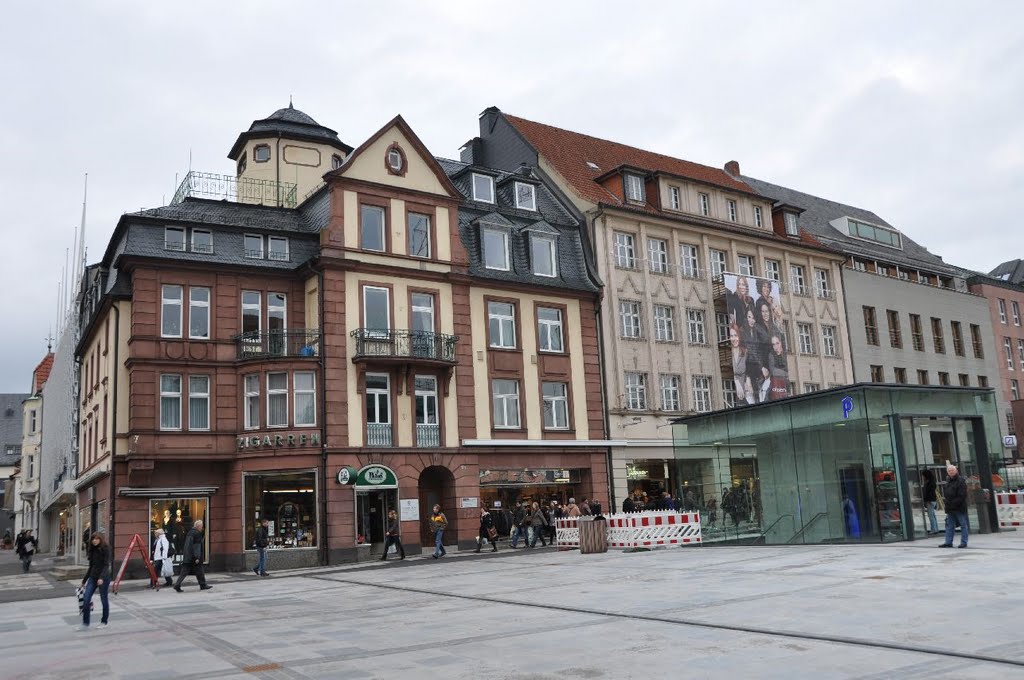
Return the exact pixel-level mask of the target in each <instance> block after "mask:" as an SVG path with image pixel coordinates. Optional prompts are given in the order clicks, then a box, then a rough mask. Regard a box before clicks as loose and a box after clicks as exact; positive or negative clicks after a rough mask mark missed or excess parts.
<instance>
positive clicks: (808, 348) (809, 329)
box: [796, 322, 814, 354]
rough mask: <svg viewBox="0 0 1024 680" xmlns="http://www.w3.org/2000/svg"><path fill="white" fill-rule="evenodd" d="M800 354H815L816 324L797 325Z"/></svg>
mask: <svg viewBox="0 0 1024 680" xmlns="http://www.w3.org/2000/svg"><path fill="white" fill-rule="evenodd" d="M796 335H797V340H798V341H799V343H800V354H814V324H810V323H804V322H798V323H797V325H796Z"/></svg>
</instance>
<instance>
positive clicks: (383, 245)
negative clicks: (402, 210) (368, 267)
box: [359, 203, 388, 253]
mask: <svg viewBox="0 0 1024 680" xmlns="http://www.w3.org/2000/svg"><path fill="white" fill-rule="evenodd" d="M367 211H369V212H375V213H378V214H379V215H380V231H379V234H378V235H379V236H380V248H370V247H367V240H366V229H367V224H366V219H365V218H366V212H367ZM387 230H388V211H387V210H385V209H384V208H382V207H381V206H379V205H371V204H369V203H363V204H360V206H359V249H360V250H365V251H366V252H368V253H384V252H387V249H388V235H387Z"/></svg>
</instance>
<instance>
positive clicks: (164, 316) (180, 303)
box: [160, 283, 185, 338]
mask: <svg viewBox="0 0 1024 680" xmlns="http://www.w3.org/2000/svg"><path fill="white" fill-rule="evenodd" d="M175 289H176V290H177V291H178V298H177V300H175V299H174V298H170V297H168V296H167V293H168V292H169V291H171V290H175ZM175 306H176V307H177V308H178V312H177V313H178V332H177V333H168V332H167V320H168V319H169V318H170V319H173V318H174V317H173V315H169V314H168V310H169V309H170V310H171V311H173V308H174V307H175ZM184 309H185V287H184V286H179V285H177V284H171V283H167V284H164V285H162V286H160V337H161V338H180V337H183V334H184V332H185V311H184Z"/></svg>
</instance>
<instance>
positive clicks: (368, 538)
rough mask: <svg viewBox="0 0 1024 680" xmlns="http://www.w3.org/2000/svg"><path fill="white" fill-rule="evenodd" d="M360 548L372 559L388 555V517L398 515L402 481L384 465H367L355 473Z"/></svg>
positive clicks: (357, 534) (357, 533)
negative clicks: (385, 552)
mask: <svg viewBox="0 0 1024 680" xmlns="http://www.w3.org/2000/svg"><path fill="white" fill-rule="evenodd" d="M355 480H356V481H355V498H356V544H357V545H360V546H368V549H369V551H370V555H373V556H380V555H382V554H383V552H384V538H385V534H386V533H387V527H388V513H389V512H391V511H392V510H394V511H395V513H396V514H397V513H398V510H399V507H398V477H396V476H395V473H394V471H393V470H392V469H391V468H389V467H387V466H384V465H367V466H365V467H363V468H362V469H361V470H358V471H357V472H356V473H355Z"/></svg>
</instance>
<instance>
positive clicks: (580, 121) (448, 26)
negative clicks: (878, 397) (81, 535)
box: [0, 0, 1024, 392]
mask: <svg viewBox="0 0 1024 680" xmlns="http://www.w3.org/2000/svg"><path fill="white" fill-rule="evenodd" d="M1021 26H1024V3H1019V2H1004V3H970V4H968V5H965V4H964V3H962V2H956V3H954V2H948V3H937V2H931V3H928V4H927V6H924V5H922V4H921V3H919V2H913V3H909V2H908V3H901V2H863V1H861V2H851V3H841V2H828V3H811V2H787V3H774V2H735V3H728V5H727V6H726V4H725V3H710V2H685V3H684V2H672V3H665V4H664V5H662V6H660V7H659V6H658V4H657V3H625V4H623V3H621V2H617V3H599V2H563V1H558V2H552V1H551V0H547V1H545V2H523V1H517V2H514V3H510V2H504V3H494V4H492V3H486V2H481V1H479V0H476V1H472V2H451V1H449V0H445V1H444V2H407V3H385V2H372V3H366V2H363V3H354V2H351V3H342V2H322V3H313V2H297V1H289V2H245V3H238V2H232V3H227V2H214V1H213V0H206V1H204V2H185V1H182V0H179V1H178V2H174V3H140V2H133V3H129V2H113V1H109V2H86V1H81V2H53V1H51V2H45V3H42V2H40V3H15V4H10V5H8V6H6V7H5V8H4V18H3V25H2V26H0V74H2V79H0V84H2V93H3V104H2V106H0V142H2V144H0V149H2V151H3V162H0V201H2V206H3V214H2V217H0V220H2V230H3V231H2V233H3V236H4V239H3V246H2V248H0V276H2V277H3V278H2V283H3V290H4V294H3V296H2V297H0V300H2V303H0V304H2V305H3V307H2V310H3V318H4V319H5V320H6V324H5V325H7V331H6V332H4V334H3V338H4V340H3V345H2V346H3V348H4V351H3V352H2V353H0V392H25V391H27V390H28V388H29V386H30V377H31V370H32V367H34V366H35V364H36V363H37V362H38V361H39V360H40V359H41V358H42V357H43V355H44V354H45V351H46V340H45V338H46V337H47V334H48V333H49V332H52V331H53V327H54V325H55V323H56V318H57V316H58V313H57V311H58V307H57V286H58V283H59V281H60V279H61V268H62V267H63V265H64V259H65V249H70V248H72V247H73V234H74V229H75V226H76V225H77V224H78V222H79V219H80V214H81V201H82V183H83V177H84V174H85V173H86V172H88V173H89V202H88V217H87V227H86V244H87V247H88V259H89V261H90V262H94V261H96V260H97V259H98V258H99V257H101V256H102V253H103V250H104V248H105V246H106V243H107V241H108V239H109V237H110V235H111V233H112V230H113V228H114V226H115V225H116V223H117V220H118V217H119V216H120V215H121V214H122V213H123V212H127V211H134V210H138V209H140V208H143V207H154V206H158V205H162V204H164V203H165V202H166V201H167V200H169V199H170V198H171V196H172V195H173V193H174V190H175V177H178V178H180V177H181V176H182V175H183V174H184V173H185V172H186V170H187V169H188V164H189V154H190V153H191V158H192V167H193V168H195V169H201V170H207V171H212V172H221V173H232V172H233V164H232V163H231V162H230V161H229V160H227V157H226V155H227V152H228V150H229V149H230V147H231V144H232V143H233V142H234V140H235V138H236V136H237V135H238V133H239V132H240V131H242V130H245V129H246V128H248V126H249V124H250V123H251V122H252V121H253V120H254V119H257V118H263V117H266V116H267V115H269V114H270V113H271V112H273V111H274V110H275V109H278V108H280V107H282V106H287V104H288V97H289V95H293V96H294V101H295V106H296V108H299V109H301V110H303V111H305V112H306V113H308V114H310V115H311V116H313V118H315V119H316V120H317V121H318V122H320V123H322V124H324V125H326V126H328V127H331V128H333V129H335V130H337V131H338V133H339V135H340V137H341V139H342V141H344V142H346V143H348V144H350V145H352V146H358V145H359V143H360V142H362V141H363V140H364V139H365V138H366V137H367V136H369V135H370V134H372V133H373V132H374V131H376V130H377V129H378V128H379V127H380V126H381V125H382V124H384V123H385V122H387V121H388V120H389V119H391V118H392V117H393V116H394V115H395V114H397V113H401V114H402V115H403V116H404V117H405V119H406V120H407V121H408V122H409V124H410V125H412V127H413V129H414V130H416V132H417V134H419V136H420V138H421V139H422V140H423V141H424V142H425V143H426V145H427V146H428V148H430V149H431V150H432V151H433V152H434V153H435V154H437V155H441V156H448V157H457V156H458V148H459V147H460V146H461V145H462V143H463V142H465V141H466V140H467V139H469V138H471V137H472V136H474V135H475V134H476V133H477V115H478V114H479V113H480V112H481V111H482V110H483V109H484V108H486V107H488V106H491V105H496V106H498V107H499V108H501V109H502V110H504V111H506V112H509V113H514V114H516V115H519V116H522V117H525V118H530V119H532V120H537V121H541V122H545V123H549V124H553V125H557V126H560V127H566V128H569V129H572V130H577V131H580V132H585V133H588V134H592V135H595V136H599V137H604V138H608V139H613V140H616V141H620V142H624V143H627V144H631V145H635V146H639V147H643V148H646V149H651V150H655V151H659V152H662V153H665V154H669V155H673V156H678V157H680V158H685V159H687V160H691V161H696V162H700V163H705V164H708V165H714V166H717V167H721V166H722V165H723V164H724V163H725V162H726V161H728V160H731V159H735V160H738V161H739V162H740V166H741V168H742V171H743V173H744V174H747V175H751V176H754V177H758V178H761V179H765V180H767V181H770V182H774V183H777V184H783V185H786V186H789V187H792V188H795V189H799V190H801V191H806V192H809V193H812V194H816V195H820V196H825V197H828V198H831V199H834V200H838V201H842V202H845V203H850V204H853V205H856V206H859V207H863V208H867V209H869V210H873V211H875V212H876V213H878V214H879V215H880V216H882V217H883V218H884V219H886V220H887V221H888V222H890V223H891V224H893V225H895V226H897V227H899V228H900V229H901V230H902V231H904V232H905V233H906V234H908V235H909V236H910V237H911V238H913V239H915V240H917V241H918V242H920V243H922V244H924V245H925V246H927V247H928V248H929V249H931V250H932V251H933V252H935V253H937V254H939V255H942V256H943V257H945V259H946V261H947V262H951V263H954V264H957V265H961V266H964V267H969V268H973V269H979V270H985V271H988V270H990V269H991V268H993V267H994V266H995V265H996V264H998V263H999V262H1001V261H1004V260H1007V259H1011V258H1016V257H1024V228H1022V227H1021V220H1020V219H1019V216H1018V214H1017V212H1018V211H1019V210H1020V208H1021V205H1022V204H1024V188H1022V187H1024V115H1021V110H1022V106H1024V31H1021Z"/></svg>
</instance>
